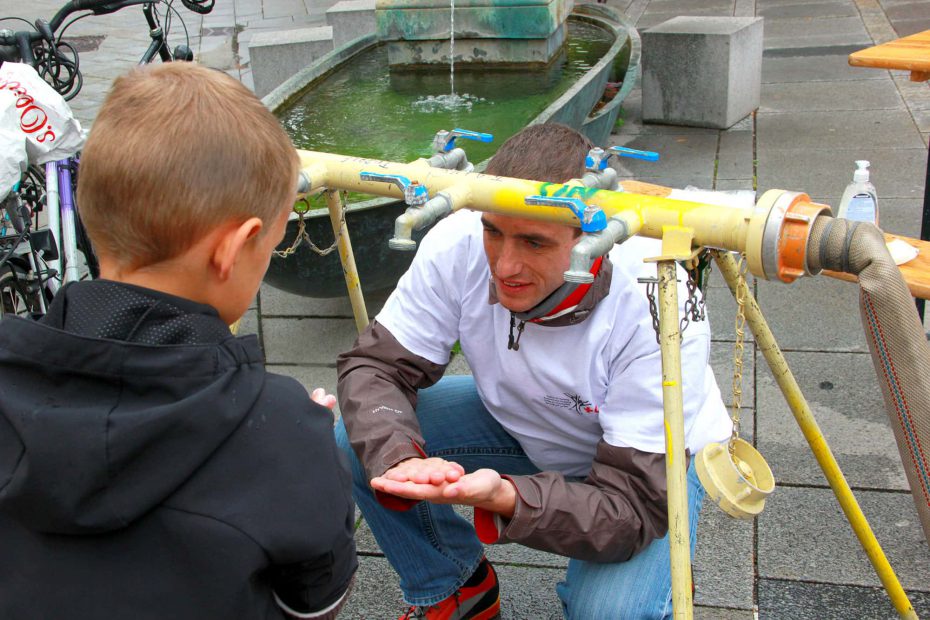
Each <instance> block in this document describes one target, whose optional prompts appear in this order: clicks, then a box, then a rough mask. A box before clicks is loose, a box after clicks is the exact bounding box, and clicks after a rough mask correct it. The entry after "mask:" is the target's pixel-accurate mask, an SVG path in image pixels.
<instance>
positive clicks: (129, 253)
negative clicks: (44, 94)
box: [77, 62, 299, 268]
mask: <svg viewBox="0 0 930 620" xmlns="http://www.w3.org/2000/svg"><path fill="white" fill-rule="evenodd" d="M298 167H299V160H298V157H297V153H296V151H295V150H294V147H293V145H292V144H291V141H290V139H289V138H288V137H287V134H285V133H284V130H283V129H282V128H281V126H280V125H279V124H278V121H277V120H276V119H275V117H274V116H273V115H272V114H271V112H269V111H268V109H267V108H265V106H264V105H262V103H261V102H260V101H259V100H258V99H257V98H256V97H255V95H253V94H252V93H251V92H250V91H249V90H248V89H247V88H246V87H245V86H243V85H242V84H240V83H239V82H237V81H236V80H234V79H233V78H231V77H230V76H228V75H226V74H224V73H221V72H219V71H215V70H213V69H208V68H206V67H203V66H200V65H196V64H193V63H186V62H172V63H165V64H159V65H149V66H145V67H139V68H137V69H134V70H132V71H130V72H129V73H128V74H126V75H124V76H122V77H119V78H117V79H116V81H115V82H114V83H113V87H112V88H111V89H110V92H109V94H108V95H107V98H106V100H105V101H104V103H103V107H101V109H100V113H99V114H98V115H97V119H96V121H95V122H94V126H93V130H92V131H91V132H90V137H89V139H88V140H87V144H86V146H85V148H84V152H83V154H82V155H81V166H80V178H79V182H78V192H77V200H78V211H79V213H80V216H81V218H82V220H83V221H84V224H85V226H86V228H87V232H88V234H89V235H90V238H91V242H92V243H93V245H94V248H95V249H96V250H97V251H98V252H99V253H101V254H104V255H106V256H107V257H108V258H110V259H111V260H114V261H116V262H118V263H119V264H122V265H126V266H131V267H134V268H138V267H143V266H146V265H151V264H154V263H158V262H161V261H164V260H167V259H170V258H173V257H175V256H177V255H179V254H181V253H182V252H184V251H185V250H187V249H188V248H190V247H191V246H193V245H194V244H195V243H196V242H197V241H198V240H199V239H201V238H202V237H203V236H205V235H206V234H208V233H209V232H210V231H211V230H213V229H214V228H216V227H217V226H219V225H220V224H222V223H225V222H228V221H230V220H233V221H235V220H241V221H245V220H246V219H248V218H250V217H258V218H261V220H262V221H263V222H264V223H265V224H266V226H268V225H270V223H271V222H272V221H274V218H275V217H276V216H278V215H280V213H281V209H282V208H283V207H284V205H285V204H286V203H287V202H288V199H289V198H293V197H295V190H296V184H297V172H298Z"/></svg>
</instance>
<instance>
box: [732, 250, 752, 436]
mask: <svg viewBox="0 0 930 620" xmlns="http://www.w3.org/2000/svg"><path fill="white" fill-rule="evenodd" d="M747 269H748V265H747V263H746V255H745V254H743V253H741V254H740V255H739V260H738V261H737V263H736V273H737V280H736V295H735V298H736V324H735V327H736V342H735V343H734V344H733V405H732V407H733V413H732V414H731V415H730V418H731V419H732V421H733V432H732V433H731V434H730V442H729V449H730V452H731V453H732V452H733V450H734V448H735V446H736V440H737V439H739V410H740V407H741V406H742V401H743V340H744V339H745V336H746V330H745V328H746V295H747V293H748V292H749V286H748V284H747V283H746V273H747Z"/></svg>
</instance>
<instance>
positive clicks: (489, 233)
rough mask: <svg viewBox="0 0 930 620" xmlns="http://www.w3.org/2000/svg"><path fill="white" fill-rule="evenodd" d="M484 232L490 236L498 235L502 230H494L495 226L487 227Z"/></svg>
mask: <svg viewBox="0 0 930 620" xmlns="http://www.w3.org/2000/svg"><path fill="white" fill-rule="evenodd" d="M484 234H486V235H487V236H489V237H497V236H499V235H500V234H501V231H499V230H494V229H493V228H485V229H484Z"/></svg>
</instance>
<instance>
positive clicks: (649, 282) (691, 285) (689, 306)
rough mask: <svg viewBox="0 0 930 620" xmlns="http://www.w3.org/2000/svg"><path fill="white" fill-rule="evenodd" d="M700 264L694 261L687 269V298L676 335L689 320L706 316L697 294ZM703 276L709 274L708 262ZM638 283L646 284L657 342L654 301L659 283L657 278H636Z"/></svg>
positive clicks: (656, 312)
mask: <svg viewBox="0 0 930 620" xmlns="http://www.w3.org/2000/svg"><path fill="white" fill-rule="evenodd" d="M701 269H702V266H701V265H700V264H699V263H696V264H695V266H694V267H693V268H692V269H689V270H688V281H687V282H686V283H685V284H686V286H687V287H688V298H687V299H686V300H685V304H684V312H683V313H682V317H681V322H680V323H679V325H678V337H679V338H682V337H683V336H684V333H685V329H687V327H688V325H690V324H691V321H694V322H695V323H697V322H699V321H703V320H704V319H705V318H706V317H707V312H706V308H705V304H704V295H703V294H699V291H700V290H701V287H700V284H699V281H700V275H701ZM704 269H706V271H705V278H706V276H707V275H709V274H710V264H709V263H708V264H707V267H705V268H704ZM636 281H637V282H639V283H640V284H645V285H646V299H647V300H649V314H651V315H652V329H653V330H654V331H655V333H656V342H659V306H658V304H657V303H656V287H657V286H658V285H659V280H658V278H637V280H636Z"/></svg>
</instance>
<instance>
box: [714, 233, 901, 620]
mask: <svg viewBox="0 0 930 620" xmlns="http://www.w3.org/2000/svg"><path fill="white" fill-rule="evenodd" d="M713 254H714V259H715V260H716V262H717V265H718V267H719V268H720V272H721V273H722V274H723V277H724V279H725V280H726V282H727V286H729V287H730V291H731V292H732V293H733V295H734V296H735V295H736V293H737V286H738V284H739V269H738V267H737V265H736V261H735V260H734V259H733V256H732V255H731V254H730V253H729V252H725V251H722V250H714V251H713ZM744 299H745V312H746V322H747V323H749V328H750V329H751V330H752V334H753V336H755V338H756V343H757V344H758V345H759V349H760V350H761V351H762V355H763V356H764V357H765V361H766V362H768V365H769V368H770V369H771V370H772V375H773V376H774V377H775V381H777V382H778V387H780V388H781V391H782V394H784V396H785V400H786V401H787V403H788V406H789V407H790V408H791V413H793V414H794V419H795V420H797V422H798V426H800V427H801V432H802V433H803V434H804V438H805V439H807V443H808V444H809V445H810V447H811V451H813V453H814V457H815V458H816V459H817V463H818V464H819V465H820V468H821V469H822V470H823V473H824V475H825V476H826V478H827V481H828V482H829V483H830V488H832V489H833V494H834V495H836V499H837V501H839V503H840V507H841V508H842V509H843V513H845V515H846V519H847V520H848V521H849V524H850V525H851V526H852V528H853V532H855V534H856V537H857V538H858V539H859V543H860V544H861V545H862V548H863V549H865V553H866V555H868V556H869V561H870V562H872V566H874V567H875V572H876V573H878V578H879V580H881V582H882V585H883V586H884V587H885V591H886V592H888V596H889V598H891V603H892V604H893V605H894V608H895V609H896V610H897V611H898V614H899V615H900V616H901V617H902V618H909V619H910V618H913V619H914V620H916V619H917V614H916V613H915V612H914V608H913V606H912V605H911V602H910V600H908V598H907V594H906V593H905V592H904V588H903V587H902V586H901V582H900V581H898V576H897V575H895V572H894V569H892V568H891V564H889V563H888V558H887V557H885V552H884V551H882V548H881V545H879V544H878V540H877V539H876V538H875V534H874V532H872V528H871V526H869V522H868V521H867V520H866V518H865V515H864V514H863V513H862V509H861V508H860V507H859V502H857V501H856V498H855V496H854V495H853V493H852V489H850V488H849V483H848V482H846V477H845V476H844V475H843V472H842V471H840V466H839V464H838V463H837V462H836V458H835V457H834V456H833V452H832V451H831V450H830V446H828V445H827V440H826V439H825V438H824V436H823V433H821V432H820V426H819V425H818V424H817V421H816V420H815V419H814V415H813V413H812V412H811V409H810V406H809V405H808V404H807V400H806V399H805V398H804V395H803V394H802V393H801V388H800V386H799V385H798V382H797V380H795V378H794V375H793V374H792V373H791V369H790V368H788V363H787V362H786V361H785V356H784V355H783V354H782V352H781V349H779V348H778V343H776V342H775V336H774V335H772V331H771V330H770V329H769V326H768V324H767V323H766V322H765V317H763V316H762V311H761V310H760V309H759V304H757V303H756V300H755V298H753V296H752V295H751V294H747V295H745V297H744Z"/></svg>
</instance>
